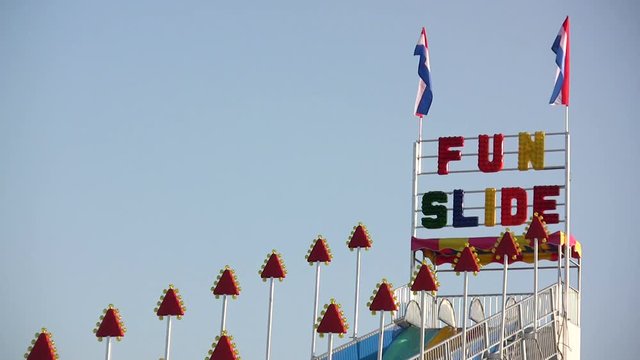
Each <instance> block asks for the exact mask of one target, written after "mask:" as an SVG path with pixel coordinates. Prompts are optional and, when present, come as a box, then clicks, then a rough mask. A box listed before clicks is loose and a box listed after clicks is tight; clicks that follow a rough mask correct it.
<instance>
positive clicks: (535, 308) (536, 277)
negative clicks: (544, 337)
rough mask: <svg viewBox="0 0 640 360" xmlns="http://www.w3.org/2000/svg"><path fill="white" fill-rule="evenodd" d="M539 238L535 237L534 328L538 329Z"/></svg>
mask: <svg viewBox="0 0 640 360" xmlns="http://www.w3.org/2000/svg"><path fill="white" fill-rule="evenodd" d="M538 252H539V249H538V238H535V239H533V293H534V297H533V328H534V329H535V330H536V333H537V331H538V256H539V253H538Z"/></svg>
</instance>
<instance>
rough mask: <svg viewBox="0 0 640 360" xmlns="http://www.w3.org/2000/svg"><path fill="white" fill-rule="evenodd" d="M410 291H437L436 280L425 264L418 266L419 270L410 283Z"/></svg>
mask: <svg viewBox="0 0 640 360" xmlns="http://www.w3.org/2000/svg"><path fill="white" fill-rule="evenodd" d="M411 291H438V282H437V281H436V279H435V277H434V276H433V273H432V272H431V269H430V268H429V266H428V265H427V264H422V266H420V270H418V273H417V274H416V278H415V279H414V280H413V284H411Z"/></svg>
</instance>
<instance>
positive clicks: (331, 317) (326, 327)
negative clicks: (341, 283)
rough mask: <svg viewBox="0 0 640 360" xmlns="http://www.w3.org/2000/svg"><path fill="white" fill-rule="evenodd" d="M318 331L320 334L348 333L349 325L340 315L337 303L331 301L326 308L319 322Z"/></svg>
mask: <svg viewBox="0 0 640 360" xmlns="http://www.w3.org/2000/svg"><path fill="white" fill-rule="evenodd" d="M318 333H320V334H327V333H331V334H346V333H347V326H346V324H345V323H344V320H343V318H342V316H341V315H340V309H339V308H338V305H337V304H334V303H331V304H329V306H328V307H327V309H326V310H325V313H324V316H323V317H322V320H320V324H318Z"/></svg>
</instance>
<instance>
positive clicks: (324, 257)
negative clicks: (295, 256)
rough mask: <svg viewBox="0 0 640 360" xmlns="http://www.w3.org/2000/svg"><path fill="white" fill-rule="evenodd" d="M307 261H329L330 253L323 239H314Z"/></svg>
mask: <svg viewBox="0 0 640 360" xmlns="http://www.w3.org/2000/svg"><path fill="white" fill-rule="evenodd" d="M307 261H308V262H310V263H314V262H325V263H328V262H331V254H330V253H329V249H328V248H327V245H326V244H325V242H324V239H322V238H318V239H317V240H316V243H315V244H314V245H313V248H312V249H311V252H310V253H309V256H308V257H307Z"/></svg>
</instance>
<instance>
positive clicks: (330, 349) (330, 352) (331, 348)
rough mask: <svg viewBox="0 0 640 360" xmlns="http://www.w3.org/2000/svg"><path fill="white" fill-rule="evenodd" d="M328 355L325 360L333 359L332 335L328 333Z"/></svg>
mask: <svg viewBox="0 0 640 360" xmlns="http://www.w3.org/2000/svg"><path fill="white" fill-rule="evenodd" d="M327 352H328V353H329V355H328V356H327V360H332V359H333V334H332V333H329V349H328V350H327Z"/></svg>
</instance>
